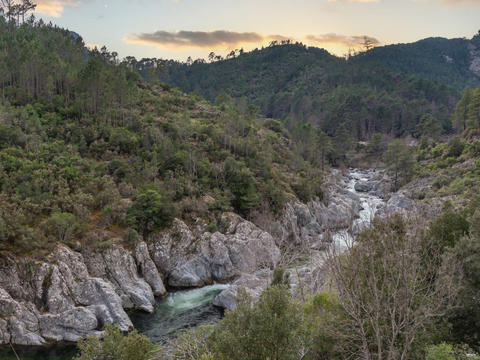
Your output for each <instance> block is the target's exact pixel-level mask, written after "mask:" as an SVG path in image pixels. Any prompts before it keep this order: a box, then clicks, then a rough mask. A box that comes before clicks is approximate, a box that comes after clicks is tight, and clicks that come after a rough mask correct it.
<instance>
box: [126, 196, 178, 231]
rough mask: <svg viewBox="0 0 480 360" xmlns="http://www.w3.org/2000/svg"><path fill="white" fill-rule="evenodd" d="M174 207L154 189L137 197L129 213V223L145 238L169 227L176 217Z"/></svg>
mask: <svg viewBox="0 0 480 360" xmlns="http://www.w3.org/2000/svg"><path fill="white" fill-rule="evenodd" d="M174 215H175V214H174V211H173V208H172V206H171V205H170V204H169V203H168V202H166V201H165V199H164V198H162V195H160V194H159V193H158V192H157V191H155V190H153V189H148V190H145V191H143V192H141V193H139V194H138V195H137V197H136V198H135V201H134V202H133V204H132V206H131V207H130V208H129V209H128V212H127V223H128V224H129V225H130V226H132V227H134V228H136V229H137V230H139V231H141V232H142V233H143V234H144V236H145V235H148V234H149V233H151V232H152V231H156V230H160V229H161V228H163V227H165V226H167V225H169V224H170V223H171V221H172V220H173V217H174Z"/></svg>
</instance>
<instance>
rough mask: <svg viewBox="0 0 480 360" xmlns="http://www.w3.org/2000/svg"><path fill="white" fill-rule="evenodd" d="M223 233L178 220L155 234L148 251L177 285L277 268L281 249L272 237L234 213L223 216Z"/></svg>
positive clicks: (188, 285) (193, 283) (170, 282)
mask: <svg viewBox="0 0 480 360" xmlns="http://www.w3.org/2000/svg"><path fill="white" fill-rule="evenodd" d="M220 228H221V229H222V231H221V232H215V233H213V234H212V233H210V232H208V231H207V232H206V231H198V230H197V229H196V228H190V227H188V226H187V225H186V224H185V223H184V222H183V221H181V220H178V219H176V220H175V221H174V225H173V228H172V229H169V230H166V231H164V232H162V233H159V234H154V235H152V236H151V237H150V239H149V251H150V254H151V257H152V259H153V261H154V262H155V264H156V266H157V268H159V269H161V271H162V273H164V274H165V275H166V277H167V279H168V285H170V286H172V287H176V288H185V287H200V286H204V285H207V284H210V283H212V282H214V281H219V282H225V281H229V280H232V279H234V278H235V277H237V276H239V275H240V274H241V273H252V272H255V271H257V270H259V269H262V268H274V267H275V266H276V264H277V263H278V262H279V260H280V250H279V248H278V246H277V244H276V243H275V241H274V239H273V237H272V236H271V235H270V234H269V233H268V232H266V231H263V230H261V229H260V228H258V227H257V226H256V225H254V224H253V223H251V222H249V221H246V220H245V219H243V218H241V217H240V216H238V215H236V214H233V213H225V214H223V215H222V216H221V219H220Z"/></svg>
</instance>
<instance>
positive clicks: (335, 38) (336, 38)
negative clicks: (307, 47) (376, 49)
mask: <svg viewBox="0 0 480 360" xmlns="http://www.w3.org/2000/svg"><path fill="white" fill-rule="evenodd" d="M305 39H306V40H307V41H308V42H309V43H312V44H315V45H336V46H341V47H345V48H357V47H361V46H363V45H364V44H365V41H368V42H369V44H371V46H378V45H380V44H381V43H380V41H379V40H378V39H376V38H374V37H372V36H368V35H353V36H347V35H341V34H335V33H329V34H322V35H307V36H306V37H305Z"/></svg>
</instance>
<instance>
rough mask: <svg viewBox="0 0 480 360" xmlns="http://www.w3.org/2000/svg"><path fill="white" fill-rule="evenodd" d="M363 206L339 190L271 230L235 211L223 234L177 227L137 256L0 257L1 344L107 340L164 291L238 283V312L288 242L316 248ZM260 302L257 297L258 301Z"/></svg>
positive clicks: (292, 209)
mask: <svg viewBox="0 0 480 360" xmlns="http://www.w3.org/2000/svg"><path fill="white" fill-rule="evenodd" d="M359 209H360V205H359V199H358V197H356V196H355V195H354V194H351V193H349V192H346V191H343V190H342V189H341V187H336V188H334V189H333V191H332V195H331V197H330V199H329V201H328V205H325V204H324V203H322V202H319V201H313V202H310V203H309V204H302V203H299V202H292V203H290V204H288V206H287V208H286V211H285V213H284V216H283V217H282V218H281V219H280V220H278V221H276V222H273V223H272V224H271V227H270V229H269V231H266V230H262V229H260V228H259V227H257V226H256V225H254V224H253V223H252V222H250V221H247V220H245V219H243V218H241V217H240V216H238V215H236V214H233V213H224V214H223V215H222V216H221V219H220V226H219V231H218V232H215V233H210V232H208V231H206V225H205V224H203V223H202V222H201V221H200V220H199V222H198V224H192V225H190V226H188V225H187V224H186V223H184V222H183V221H181V220H179V219H176V220H175V221H174V224H173V226H172V227H171V228H170V229H168V230H166V231H163V232H160V233H156V234H153V235H151V236H150V237H149V238H148V239H146V241H145V242H144V241H141V242H139V243H138V244H137V245H136V246H135V248H134V249H130V250H128V249H126V248H124V247H122V246H120V245H116V244H115V245H112V246H111V247H110V248H108V249H106V250H103V251H101V250H96V251H93V250H84V251H83V252H82V253H79V252H76V251H73V250H72V249H70V248H68V247H66V246H64V245H58V246H57V248H56V249H55V251H54V252H53V253H52V254H50V255H49V256H48V257H47V259H46V260H45V261H36V260H34V259H32V258H29V257H18V256H14V255H12V254H8V253H7V254H2V257H1V258H0V344H5V343H9V342H11V343H13V344H20V345H41V344H44V343H46V342H50V341H62V340H66V341H77V340H79V339H81V338H83V337H86V336H89V335H101V329H102V327H103V325H104V324H106V323H113V324H115V325H116V326H118V327H119V328H120V329H121V330H128V329H130V328H131V327H132V323H131V321H130V319H129V317H128V315H127V314H126V312H125V309H137V310H141V311H145V312H153V311H154V306H155V297H156V296H163V295H165V294H166V289H165V285H168V286H170V287H177V288H186V287H200V286H204V285H207V284H211V283H212V282H233V283H234V286H232V287H231V288H232V291H230V292H227V293H225V294H223V298H225V299H226V300H225V301H221V299H222V297H220V300H219V301H217V304H218V305H220V306H223V307H227V308H228V307H231V306H232V301H233V299H234V295H235V292H236V288H237V287H238V285H242V284H243V285H242V286H245V287H247V288H248V289H249V291H250V292H252V293H253V294H254V295H255V294H256V293H257V292H261V290H262V289H263V288H265V287H266V286H268V283H269V281H270V276H271V272H272V269H273V268H274V267H275V266H276V265H277V264H278V263H279V262H280V261H281V260H282V259H281V258H282V254H281V251H280V248H281V247H284V246H285V245H291V246H293V247H295V246H306V247H307V248H308V247H311V248H315V247H318V246H319V245H318V244H319V243H320V244H321V243H322V241H323V240H322V233H323V232H324V231H325V230H327V229H329V228H341V227H344V226H347V225H348V219H349V218H351V217H352V216H355V215H358V211H359ZM257 295H258V294H257Z"/></svg>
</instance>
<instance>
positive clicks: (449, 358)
mask: <svg viewBox="0 0 480 360" xmlns="http://www.w3.org/2000/svg"><path fill="white" fill-rule="evenodd" d="M425 360H457V357H456V356H455V350H454V348H453V346H452V345H450V344H446V343H441V344H438V345H430V346H428V347H427V348H426V356H425Z"/></svg>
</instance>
